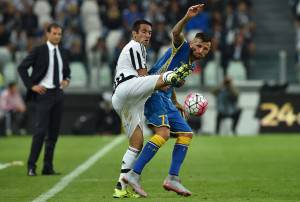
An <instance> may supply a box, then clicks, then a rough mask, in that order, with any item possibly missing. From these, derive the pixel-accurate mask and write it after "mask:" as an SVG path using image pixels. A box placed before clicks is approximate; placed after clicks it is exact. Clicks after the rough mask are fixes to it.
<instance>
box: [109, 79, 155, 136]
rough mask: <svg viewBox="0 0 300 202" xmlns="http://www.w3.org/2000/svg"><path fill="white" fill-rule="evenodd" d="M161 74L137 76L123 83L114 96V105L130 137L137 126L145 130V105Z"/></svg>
mask: <svg viewBox="0 0 300 202" xmlns="http://www.w3.org/2000/svg"><path fill="white" fill-rule="evenodd" d="M158 79H159V75H149V76H144V77H135V78H132V79H129V80H128V81H125V82H123V83H121V84H120V85H119V86H118V87H117V88H116V90H115V93H114V94H113V96H112V105H113V108H114V109H115V110H116V112H117V113H118V114H119V116H120V117H121V119H122V124H123V126H124V128H125V130H126V134H127V136H128V137H130V136H131V135H132V134H133V132H134V130H135V129H136V127H137V126H140V128H141V129H142V130H143V123H144V119H145V118H144V105H145V103H146V101H147V99H148V98H149V97H150V96H151V94H152V93H153V91H154V88H155V85H156V82H157V80H158Z"/></svg>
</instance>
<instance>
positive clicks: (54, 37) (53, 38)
mask: <svg viewBox="0 0 300 202" xmlns="http://www.w3.org/2000/svg"><path fill="white" fill-rule="evenodd" d="M61 37H62V29H61V28H59V27H52V28H51V30H50V32H47V39H48V40H49V41H50V42H51V43H52V44H53V45H58V44H59V42H60V40H61Z"/></svg>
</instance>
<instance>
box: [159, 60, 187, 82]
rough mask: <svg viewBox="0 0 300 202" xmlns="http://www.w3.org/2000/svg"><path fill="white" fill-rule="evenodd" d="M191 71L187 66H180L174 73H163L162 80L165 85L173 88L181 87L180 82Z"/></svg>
mask: <svg viewBox="0 0 300 202" xmlns="http://www.w3.org/2000/svg"><path fill="white" fill-rule="evenodd" d="M191 72H192V69H191V67H190V66H189V65H188V64H182V65H181V66H180V67H179V68H178V69H177V70H175V71H168V72H165V73H164V75H163V80H164V82H165V83H167V84H170V85H172V86H174V87H179V86H181V82H182V81H183V80H184V79H185V78H186V77H187V76H188V75H189V74H191Z"/></svg>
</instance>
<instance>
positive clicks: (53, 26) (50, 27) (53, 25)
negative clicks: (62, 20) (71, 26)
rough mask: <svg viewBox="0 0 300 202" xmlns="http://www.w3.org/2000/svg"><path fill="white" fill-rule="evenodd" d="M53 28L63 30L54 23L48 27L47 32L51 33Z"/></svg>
mask: <svg viewBox="0 0 300 202" xmlns="http://www.w3.org/2000/svg"><path fill="white" fill-rule="evenodd" d="M52 28H60V29H61V30H63V28H62V26H60V25H59V24H57V23H55V22H53V23H51V24H49V25H48V26H47V29H46V31H47V32H51V29H52Z"/></svg>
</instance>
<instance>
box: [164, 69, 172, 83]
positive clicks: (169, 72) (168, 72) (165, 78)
mask: <svg viewBox="0 0 300 202" xmlns="http://www.w3.org/2000/svg"><path fill="white" fill-rule="evenodd" d="M171 73H173V71H167V72H165V73H163V75H162V78H163V81H164V82H165V83H166V84H169V83H170V82H171V81H169V80H168V76H169V75H170V74H171Z"/></svg>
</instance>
